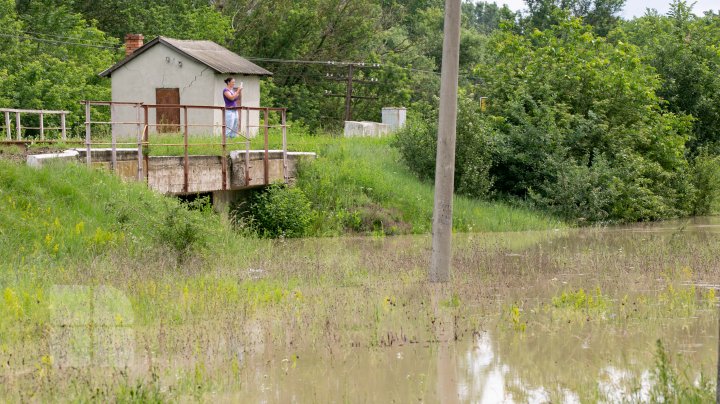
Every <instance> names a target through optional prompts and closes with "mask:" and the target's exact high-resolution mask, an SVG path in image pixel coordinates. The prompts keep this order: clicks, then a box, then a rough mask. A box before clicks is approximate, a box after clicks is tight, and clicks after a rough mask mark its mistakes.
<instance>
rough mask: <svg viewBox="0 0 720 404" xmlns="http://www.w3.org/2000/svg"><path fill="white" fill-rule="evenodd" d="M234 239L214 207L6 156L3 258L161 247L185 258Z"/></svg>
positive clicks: (41, 259) (1, 196) (41, 260)
mask: <svg viewBox="0 0 720 404" xmlns="http://www.w3.org/2000/svg"><path fill="white" fill-rule="evenodd" d="M234 237H235V236H234V234H233V233H232V231H231V230H230V229H229V228H228V227H227V226H223V225H222V224H221V219H220V218H219V217H218V216H217V215H214V214H212V213H210V212H209V209H208V208H207V207H201V206H198V209H194V210H190V209H188V207H187V206H184V205H182V204H181V203H180V202H179V201H178V200H177V199H174V198H167V197H164V196H161V195H158V194H156V193H155V192H153V191H151V190H150V189H148V188H147V186H145V185H144V184H137V183H127V182H124V181H122V180H121V179H120V178H118V177H116V176H113V175H112V174H110V173H109V172H105V171H101V170H88V169H87V168H85V167H82V166H80V165H73V164H51V165H48V166H46V167H44V168H43V169H39V170H38V169H33V168H30V167H27V166H25V165H23V164H17V163H10V162H7V161H0V262H5V263H12V262H17V263H24V264H25V265H30V264H31V265H43V264H45V263H48V262H52V263H58V262H65V261H66V260H72V262H91V261H92V260H93V259H94V258H95V257H97V256H101V255H104V254H105V253H106V252H108V251H113V250H117V251H123V254H129V255H133V254H138V255H142V254H143V253H146V252H148V251H154V250H157V249H158V248H162V249H166V250H167V251H168V256H169V257H171V258H178V259H182V258H184V257H183V254H186V253H189V252H190V250H194V249H197V250H203V249H212V248H217V246H219V245H222V244H223V243H224V241H223V240H229V239H232V238H234Z"/></svg>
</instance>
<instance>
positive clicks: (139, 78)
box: [111, 44, 260, 138]
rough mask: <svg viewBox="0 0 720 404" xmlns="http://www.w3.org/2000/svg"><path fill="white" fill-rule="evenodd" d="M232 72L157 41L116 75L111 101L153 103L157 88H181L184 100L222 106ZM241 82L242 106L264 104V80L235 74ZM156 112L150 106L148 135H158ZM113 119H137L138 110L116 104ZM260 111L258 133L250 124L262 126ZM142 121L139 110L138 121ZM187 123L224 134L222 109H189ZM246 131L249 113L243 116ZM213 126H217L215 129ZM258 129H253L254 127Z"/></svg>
mask: <svg viewBox="0 0 720 404" xmlns="http://www.w3.org/2000/svg"><path fill="white" fill-rule="evenodd" d="M227 76H228V75H220V74H217V73H215V71H214V70H212V69H211V68H209V67H207V66H205V65H204V64H201V63H198V62H196V61H194V60H193V59H190V58H189V57H187V56H185V55H182V54H180V53H178V52H176V51H174V50H173V49H171V48H168V47H166V46H165V45H163V44H157V45H155V46H153V47H152V48H150V49H148V50H147V51H145V52H144V53H142V54H141V55H138V57H136V58H135V59H133V60H131V61H129V62H128V63H126V64H125V65H123V66H122V67H120V68H119V69H117V70H115V71H114V72H113V73H112V77H111V79H112V100H113V101H123V102H143V103H145V104H155V102H156V100H155V89H156V88H178V89H179V92H180V104H187V105H216V106H223V105H224V102H223V99H222V88H223V87H225V83H224V81H223V80H224V79H225V78H226V77H227ZM233 77H235V80H236V81H237V82H241V81H242V82H243V99H242V101H243V105H245V106H255V107H257V106H259V105H260V78H259V77H258V76H242V75H234V76H233ZM155 116H156V111H155V109H153V108H151V109H150V110H149V114H148V119H149V123H150V125H151V126H150V133H151V134H152V133H156V132H157V131H156V128H155V126H153V125H154V124H155V123H156V122H155ZM112 117H113V118H112V121H113V122H137V121H138V119H137V114H136V111H135V108H133V107H129V106H114V107H113V110H112ZM258 117H259V114H258V113H257V112H251V114H250V126H251V132H252V133H253V134H254V133H257V129H254V128H252V126H257V125H258ZM143 120H144V115H143V113H142V111H141V113H140V121H143ZM188 122H189V124H190V125H203V126H190V128H189V132H190V133H191V134H208V133H210V132H211V131H212V133H213V134H215V135H220V133H221V126H220V125H222V113H221V111H220V110H217V111H214V110H200V109H188ZM241 122H242V127H241V129H242V130H243V133H245V132H244V130H245V129H244V128H245V125H246V117H245V114H243V117H242V119H241ZM184 123H185V119H184V114H183V111H182V110H181V112H180V124H181V125H184ZM211 125H214V126H213V127H211ZM253 129H254V130H253ZM113 131H114V132H115V133H116V135H118V136H119V137H125V138H127V137H131V138H134V137H135V136H136V135H137V125H134V124H133V125H128V124H120V123H116V124H113Z"/></svg>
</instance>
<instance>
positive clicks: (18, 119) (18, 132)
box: [15, 111, 22, 140]
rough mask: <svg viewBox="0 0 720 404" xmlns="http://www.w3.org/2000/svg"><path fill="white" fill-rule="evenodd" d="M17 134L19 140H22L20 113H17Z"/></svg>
mask: <svg viewBox="0 0 720 404" xmlns="http://www.w3.org/2000/svg"><path fill="white" fill-rule="evenodd" d="M15 132H16V137H17V140H21V138H22V134H21V133H22V125H21V124H20V111H18V112H16V113H15Z"/></svg>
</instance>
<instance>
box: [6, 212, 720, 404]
mask: <svg viewBox="0 0 720 404" xmlns="http://www.w3.org/2000/svg"><path fill="white" fill-rule="evenodd" d="M430 245H431V239H430V236H402V237H352V238H337V239H304V240H285V241H275V242H271V243H268V245H267V246H266V248H264V250H263V251H262V252H260V253H258V254H257V256H256V257H254V258H251V259H250V260H249V261H248V262H247V265H245V264H243V265H244V266H243V267H241V268H234V269H232V270H228V271H227V272H223V270H221V271H220V272H219V273H218V274H217V276H218V277H221V278H223V279H225V278H227V277H235V276H237V277H242V278H243V279H244V280H253V281H258V282H275V283H273V285H274V284H280V285H285V284H287V285H292V286H288V290H287V293H285V292H282V293H281V297H280V298H278V299H277V300H278V301H277V302H276V303H262V304H260V306H259V307H260V308H256V309H253V310H251V309H247V308H246V306H242V307H243V309H242V310H236V309H235V308H234V307H232V306H228V307H227V308H224V307H223V306H222V305H220V306H217V307H215V306H212V307H213V308H211V309H208V311H207V313H205V314H204V315H203V316H200V317H199V318H194V319H192V320H188V321H185V322H184V323H181V324H172V322H171V321H170V320H169V318H170V317H168V318H166V319H163V320H162V321H160V322H159V324H158V323H157V322H149V323H144V324H139V321H138V324H136V326H135V327H129V328H127V327H126V328H122V333H120V334H118V335H114V336H113V335H110V336H108V338H107V339H106V342H107V341H109V342H110V344H106V345H111V346H109V347H107V346H106V347H104V348H103V349H104V350H105V351H103V354H105V355H106V358H110V359H113V360H114V362H112V361H111V360H106V363H101V364H98V363H96V362H95V361H92V360H85V359H84V358H85V357H84V356H82V355H80V356H77V357H76V358H75V362H74V363H72V364H71V365H72V366H70V362H69V360H68V361H66V363H65V364H63V363H62V359H61V358H59V357H58V358H54V362H53V364H52V366H51V367H52V370H48V371H47V373H44V369H45V368H44V367H43V366H44V365H42V364H37V363H33V364H32V365H30V366H27V365H24V366H19V365H17V362H18V361H19V360H18V357H22V355H23V353H22V352H12V353H10V354H8V352H7V351H0V359H2V360H3V363H5V362H7V365H3V368H2V369H0V378H2V381H3V384H4V385H5V387H3V388H0V393H2V394H0V398H2V395H3V394H6V395H7V397H6V398H9V400H10V401H23V400H26V399H28V398H29V399H31V400H33V397H35V398H34V399H35V400H37V399H38V397H40V400H41V401H42V400H44V399H47V398H50V399H69V400H73V399H87V398H88V393H87V391H90V392H92V391H97V389H98V386H99V388H100V389H103V388H105V389H107V391H108V392H109V393H108V395H109V396H110V397H109V398H108V397H105V396H102V397H100V399H101V400H102V399H110V400H112V399H113V398H112V397H113V395H116V394H119V393H118V392H120V393H123V394H125V393H127V392H128V389H127V388H125V387H117V386H118V385H122V383H129V385H131V386H135V387H137V386H139V385H142V386H146V387H145V388H148V386H149V387H150V388H154V389H156V392H157V393H158V394H160V396H161V397H162V398H164V399H167V400H169V401H179V402H194V401H206V402H248V403H318V402H323V403H324V402H352V403H367V402H371V403H375V402H378V403H389V402H396V403H409V402H429V403H435V402H443V403H454V402H462V403H467V402H470V403H506V402H518V403H520V402H532V403H544V402H598V401H600V402H618V401H635V402H644V401H650V400H651V399H652V394H653V388H654V386H655V385H656V377H655V375H656V372H657V363H658V362H657V361H658V348H657V343H658V341H660V342H661V343H662V345H663V347H664V349H665V353H666V354H667V356H668V358H669V362H670V364H671V366H672V367H673V369H676V371H677V372H678V375H679V376H678V377H679V378H681V379H683V380H687V383H690V384H693V383H697V382H698V381H699V380H700V377H707V378H709V379H714V377H715V373H714V372H715V366H716V361H717V346H718V342H717V341H718V317H717V302H716V300H717V299H716V295H715V294H713V293H712V292H711V291H712V290H714V289H715V288H718V286H719V285H720V257H719V256H718V254H717V251H720V218H695V219H691V220H683V221H675V222H663V223H654V224H642V225H634V226H623V227H609V228H590V229H571V230H552V231H543V232H516V233H494V234H454V235H453V247H454V253H453V269H452V281H451V282H450V283H448V284H446V285H442V286H436V285H430V284H428V283H427V281H426V279H425V278H426V276H425V274H426V271H427V265H428V263H429V262H430ZM118 288H119V289H122V288H121V287H118ZM191 292H192V290H191ZM107 293H108V294H113V293H114V294H116V295H119V294H121V292H117V293H116V290H115V289H108V292H107ZM283 293H284V294H283ZM128 294H130V293H128ZM268 296H271V297H272V293H270V294H269V295H268ZM122 301H123V302H124V303H123V304H124V306H123V307H125V310H126V311H131V310H132V309H131V308H130V306H131V302H132V304H135V300H133V297H132V296H130V297H129V298H128V299H125V300H122ZM228 304H230V303H228ZM238 307H240V306H238ZM111 314H112V313H111ZM114 315H115V317H114V318H115V320H114V321H117V318H118V316H117V313H115V314H114ZM111 323H112V322H111ZM110 325H112V324H110ZM46 332H47V331H46ZM94 332H95V334H93V335H96V334H97V331H94ZM80 334H82V332H81V333H80ZM80 338H81V339H82V338H86V339H87V336H83V335H80ZM49 340H50V342H52V341H53V340H52V338H50V339H49ZM58 341H59V342H57V341H56V342H55V343H56V344H62V343H63V341H61V340H58ZM75 343H77V341H76V342H75ZM81 343H82V341H81ZM112 344H115V346H114V347H113V346H112ZM50 348H53V347H52V346H50ZM55 348H57V346H56V347H55ZM60 348H62V347H60ZM23 349H26V350H27V351H28V352H31V351H32V352H31V353H30V354H28V355H27V357H31V356H33V354H35V351H38V352H47V347H46V346H45V347H33V346H28V345H27V344H24V345H23ZM60 350H61V351H62V349H60ZM113 350H115V351H113ZM51 351H52V349H51ZM95 351H96V352H95V355H98V353H97V349H95ZM71 359H72V358H71ZM13 361H14V362H13ZM23 362H24V361H23ZM28 362H30V361H29V360H28ZM64 365H65V366H64ZM39 375H40V376H39ZM128 380H129V381H130V382H128ZM133 380H137V381H138V382H137V383H139V384H135V382H133ZM43 383H44V387H42V388H39V387H37V386H39V385H43ZM78 386H80V387H78ZM108 386H109V387H108ZM33 389H36V390H37V391H36V395H34V396H33V395H32V394H29V393H28V390H33ZM43 389H44V390H43ZM86 390H87V391H86ZM131 390H132V389H131ZM73 394H76V395H73ZM92 397H95V396H92ZM103 397H105V398H103ZM95 398H97V397H95Z"/></svg>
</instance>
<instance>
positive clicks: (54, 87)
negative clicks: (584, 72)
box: [0, 0, 117, 130]
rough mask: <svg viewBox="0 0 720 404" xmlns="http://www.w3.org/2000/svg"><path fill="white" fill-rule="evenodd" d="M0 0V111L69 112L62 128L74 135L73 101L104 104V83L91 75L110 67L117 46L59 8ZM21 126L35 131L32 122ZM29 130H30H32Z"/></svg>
mask: <svg viewBox="0 0 720 404" xmlns="http://www.w3.org/2000/svg"><path fill="white" fill-rule="evenodd" d="M12 3H13V2H12V1H8V0H1V2H0V11H2V13H0V20H2V21H0V22H1V23H2V26H3V35H6V38H8V40H7V41H3V42H2V43H3V44H2V45H0V47H2V52H0V61H1V62H2V64H1V65H2V66H3V68H0V78H2V80H0V105H2V106H4V107H13V108H23V109H53V110H61V109H63V110H69V111H71V112H74V113H73V114H71V115H69V116H68V118H69V119H68V122H67V124H68V125H69V126H71V127H72V126H74V127H75V128H77V129H78V130H79V129H80V127H81V122H82V120H83V115H82V113H81V105H80V104H79V102H78V101H79V100H82V99H109V97H110V90H109V85H108V84H109V83H106V82H104V81H102V80H101V79H100V78H99V77H98V76H97V73H98V72H100V71H102V70H103V69H105V68H107V67H108V66H110V65H111V64H112V61H113V58H114V55H115V54H116V51H117V41H115V40H112V39H110V38H108V37H107V36H106V35H105V34H104V33H103V32H101V31H99V30H98V29H96V28H95V27H93V26H92V25H90V24H88V23H87V22H86V21H85V20H84V19H83V18H82V16H81V15H79V14H77V13H74V12H72V11H71V10H70V9H69V8H68V7H67V6H65V5H64V4H63V2H60V1H58V2H55V3H53V4H48V3H47V2H40V1H37V0H26V1H23V2H20V3H18V6H17V10H22V13H17V12H16V11H15V10H14V9H13V8H14V7H15V5H14V4H12ZM5 32H7V34H5ZM24 119H25V120H24V121H23V125H25V126H37V125H36V124H37V122H31V121H30V120H36V119H37V116H28V117H25V118H24ZM33 124H34V125H33Z"/></svg>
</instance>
